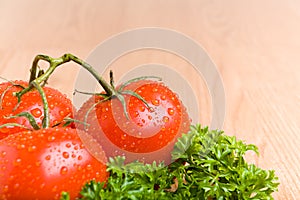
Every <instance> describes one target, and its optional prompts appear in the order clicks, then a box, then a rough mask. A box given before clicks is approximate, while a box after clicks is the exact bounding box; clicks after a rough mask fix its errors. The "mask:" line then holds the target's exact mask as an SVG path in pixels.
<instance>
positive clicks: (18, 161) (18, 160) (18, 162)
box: [14, 158, 22, 166]
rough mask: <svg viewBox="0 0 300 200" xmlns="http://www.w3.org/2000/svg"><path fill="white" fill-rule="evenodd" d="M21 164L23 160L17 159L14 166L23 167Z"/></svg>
mask: <svg viewBox="0 0 300 200" xmlns="http://www.w3.org/2000/svg"><path fill="white" fill-rule="evenodd" d="M21 162H22V159H21V158H17V159H16V160H15V161H14V166H19V165H21Z"/></svg>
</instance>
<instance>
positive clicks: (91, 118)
mask: <svg viewBox="0 0 300 200" xmlns="http://www.w3.org/2000/svg"><path fill="white" fill-rule="evenodd" d="M126 90H130V91H134V92H135V93H137V94H138V95H140V96H141V97H142V98H143V99H144V100H145V101H146V102H147V103H148V105H149V107H148V106H147V105H146V104H145V103H144V102H143V101H142V100H141V99H138V98H137V97H134V96H132V95H128V94H123V96H124V98H125V102H126V107H127V112H128V116H129V119H128V118H126V115H125V114H124V109H123V107H122V104H121V102H120V100H119V99H117V98H116V97H112V98H111V99H110V100H105V101H104V97H102V96H94V97H92V98H90V99H89V100H88V101H87V102H86V103H85V104H84V105H83V106H82V107H81V108H80V109H79V111H78V113H77V116H76V118H78V119H79V120H81V121H86V120H85V118H86V119H87V121H86V122H87V124H89V126H87V127H86V131H87V132H88V133H89V134H91V135H92V136H93V137H95V138H97V140H98V141H99V142H100V143H101V145H102V146H103V148H104V149H105V151H106V152H107V155H108V156H115V155H117V154H119V153H116V152H117V151H119V152H122V153H121V154H123V155H126V153H128V152H129V153H133V154H134V155H137V153H138V154H152V153H154V152H156V151H159V150H161V149H163V148H165V147H167V146H170V144H171V145H173V144H174V142H175V141H176V139H177V138H178V137H179V136H180V135H181V134H182V133H186V132H187V131H188V129H189V125H190V120H189V117H188V114H187V111H186V109H185V108H184V106H183V104H182V102H181V101H180V99H179V98H178V95H177V94H175V93H174V92H173V91H171V90H170V89H169V88H168V87H167V86H165V85H164V84H162V83H161V82H156V81H149V80H147V81H145V80H140V81H137V82H133V83H130V84H129V85H127V86H126V87H125V88H124V89H123V91H126ZM93 106H94V108H93ZM90 108H93V109H92V111H90V112H89V109H90ZM87 114H88V115H87ZM86 115H87V116H86ZM79 127H81V128H82V125H79ZM102 133H103V134H102ZM172 148H173V146H171V147H169V148H168V149H167V154H168V156H170V151H171V150H172ZM157 156H158V157H159V156H163V155H162V152H160V153H159V154H158V155H157ZM126 157H128V154H127V155H126ZM153 159H154V156H153V154H152V155H150V156H149V155H148V158H146V159H145V160H146V161H152V160H153ZM163 160H164V159H163Z"/></svg>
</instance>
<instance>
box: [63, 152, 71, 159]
mask: <svg viewBox="0 0 300 200" xmlns="http://www.w3.org/2000/svg"><path fill="white" fill-rule="evenodd" d="M62 156H63V157H64V158H65V159H67V158H69V157H70V155H69V153H68V152H65V151H64V152H63V153H62Z"/></svg>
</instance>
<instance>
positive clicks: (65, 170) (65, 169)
mask: <svg viewBox="0 0 300 200" xmlns="http://www.w3.org/2000/svg"><path fill="white" fill-rule="evenodd" d="M66 173H68V167H66V166H63V167H61V168H60V174H61V175H65V174H66Z"/></svg>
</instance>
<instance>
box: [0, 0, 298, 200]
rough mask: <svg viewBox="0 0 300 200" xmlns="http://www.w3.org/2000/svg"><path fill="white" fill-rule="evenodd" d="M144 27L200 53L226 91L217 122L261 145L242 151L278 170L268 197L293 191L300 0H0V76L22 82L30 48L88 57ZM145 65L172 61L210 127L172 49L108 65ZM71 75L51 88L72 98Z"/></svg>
mask: <svg viewBox="0 0 300 200" xmlns="http://www.w3.org/2000/svg"><path fill="white" fill-rule="evenodd" d="M145 27H158V28H161V29H168V30H173V31H175V32H178V33H180V34H183V35H185V36H187V37H189V38H191V39H192V40H193V41H195V42H197V43H198V44H199V45H201V46H202V47H203V48H204V49H205V50H206V52H207V54H208V55H209V57H210V58H211V59H212V60H213V62H214V64H215V66H216V68H217V70H218V72H219V75H220V77H221V80H222V83H223V86H224V91H225V97H226V104H225V105H226V107H225V109H226V115H225V119H224V124H223V125H222V127H219V128H222V129H224V131H225V132H226V134H229V135H236V137H237V138H239V139H242V140H244V141H245V142H247V143H253V144H256V145H257V146H258V147H259V151H260V153H261V154H260V156H259V157H256V156H255V155H252V154H250V155H247V156H248V159H249V162H254V163H255V164H257V165H259V166H260V167H262V168H265V169H274V170H275V171H276V174H277V175H278V176H279V181H280V183H281V184H280V186H279V191H278V192H276V193H274V197H275V199H281V200H284V199H297V198H299V197H300V165H299V163H300V153H299V152H300V128H299V127H300V110H299V108H300V87H299V86H300V59H299V52H300V37H299V36H300V2H299V1H294V0H286V1H279V0H278V1H270V0H268V1H259V0H252V1H250V0H249V1H238V0H228V1H226V3H225V1H203V0H200V1H196V0H195V1H192V0H186V1H173V0H166V1H151V0H144V1H134V0H126V1H116V0H113V1H92V0H87V1H79V0H73V1H70V0H65V1H58V0H55V1H45V0H43V1H34V0H28V1H6V0H0V75H1V77H5V78H6V79H11V80H14V79H28V78H29V68H30V65H31V62H32V60H33V58H34V56H35V55H37V54H40V53H42V54H47V55H50V56H53V57H59V56H61V55H62V54H64V53H66V52H70V53H73V54H75V55H77V56H78V57H80V58H82V59H86V58H88V57H89V55H90V54H91V52H92V51H93V50H94V49H95V48H96V47H97V45H99V44H101V43H102V42H104V41H106V40H107V39H108V38H111V37H112V36H114V35H116V34H119V33H121V32H124V31H130V30H133V29H137V28H145ZM120 47H122V44H120ZM143 63H156V64H157V63H160V64H163V65H166V66H174V67H175V68H176V69H177V70H178V71H179V72H180V74H182V76H184V77H185V79H186V80H188V81H189V82H190V85H191V86H192V87H193V88H194V89H195V87H196V86H195V85H197V84H198V87H199V88H198V90H197V89H195V90H197V91H202V92H201V94H200V93H199V94H198V93H197V92H196V95H197V96H198V97H199V99H200V100H199V108H200V110H199V116H200V117H199V122H201V123H202V124H204V125H209V124H210V119H211V115H212V107H213V106H212V104H211V102H210V96H209V92H208V90H207V87H206V85H205V84H204V82H205V80H204V81H203V77H202V79H201V77H200V76H195V75H193V74H192V73H189V71H188V69H191V64H190V63H188V62H186V61H184V60H183V59H181V58H179V57H178V55H174V54H170V53H166V52H162V51H157V50H156V51H155V50H151V49H144V50H140V51H134V52H131V53H128V54H125V55H122V56H119V57H118V58H117V59H116V60H115V61H114V62H113V63H111V68H112V69H114V71H115V75H116V79H118V78H120V77H121V76H122V73H126V71H128V70H129V69H131V68H130V66H140V65H142V64H143ZM42 66H43V65H42ZM78 72H79V67H78V66H77V65H76V64H75V63H70V64H66V67H61V68H59V69H58V70H57V72H55V74H54V75H53V77H51V79H50V80H49V85H51V86H53V87H55V88H58V89H60V90H61V91H63V92H64V93H66V94H67V95H68V96H69V97H72V93H73V90H74V83H75V82H76V76H77V74H78ZM199 77H200V78H199ZM204 79H205V77H204ZM199 85H200V86H199Z"/></svg>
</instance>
